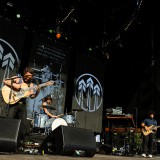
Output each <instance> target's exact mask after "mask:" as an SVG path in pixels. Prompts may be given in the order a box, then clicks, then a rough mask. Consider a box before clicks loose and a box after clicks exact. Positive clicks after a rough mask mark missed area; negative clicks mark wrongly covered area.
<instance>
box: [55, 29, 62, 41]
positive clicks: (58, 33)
mask: <svg viewBox="0 0 160 160" xmlns="http://www.w3.org/2000/svg"><path fill="white" fill-rule="evenodd" d="M61 36H62V32H61V29H60V27H59V26H58V27H57V28H56V38H57V39H60V38H61Z"/></svg>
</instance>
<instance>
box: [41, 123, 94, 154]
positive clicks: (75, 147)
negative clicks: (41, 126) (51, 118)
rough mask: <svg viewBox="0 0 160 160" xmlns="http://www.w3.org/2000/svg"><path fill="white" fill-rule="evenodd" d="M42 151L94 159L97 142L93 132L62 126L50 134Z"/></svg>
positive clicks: (44, 142) (42, 145)
mask: <svg viewBox="0 0 160 160" xmlns="http://www.w3.org/2000/svg"><path fill="white" fill-rule="evenodd" d="M40 149H41V150H42V151H44V153H50V154H59V155H67V156H74V155H75V156H76V155H79V156H83V157H93V156H94V155H95V153H96V140H95V136H94V133H93V132H92V131H91V130H88V129H82V128H76V127H72V126H62V125H61V126H59V127H57V128H56V129H55V130H53V131H52V132H51V133H50V135H49V136H48V137H47V138H46V139H45V140H44V141H43V143H42V144H41V146H40Z"/></svg>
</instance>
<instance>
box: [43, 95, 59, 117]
mask: <svg viewBox="0 0 160 160" xmlns="http://www.w3.org/2000/svg"><path fill="white" fill-rule="evenodd" d="M51 105H52V97H51V95H48V96H46V97H45V98H43V99H42V107H41V113H42V114H43V113H45V114H47V115H48V116H49V118H58V116H56V115H54V114H53V113H52V106H51ZM45 106H46V107H45ZM49 107H50V109H49Z"/></svg>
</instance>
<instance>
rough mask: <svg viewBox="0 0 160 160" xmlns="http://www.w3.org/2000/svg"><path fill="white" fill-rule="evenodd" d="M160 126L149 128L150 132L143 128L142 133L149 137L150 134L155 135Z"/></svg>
mask: <svg viewBox="0 0 160 160" xmlns="http://www.w3.org/2000/svg"><path fill="white" fill-rule="evenodd" d="M159 127H160V126H154V125H151V126H150V127H148V129H149V130H146V129H145V128H142V133H143V135H144V136H147V135H148V134H150V133H155V131H156V128H159Z"/></svg>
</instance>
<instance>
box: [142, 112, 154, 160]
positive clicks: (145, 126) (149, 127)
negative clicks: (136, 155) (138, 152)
mask: <svg viewBox="0 0 160 160" xmlns="http://www.w3.org/2000/svg"><path fill="white" fill-rule="evenodd" d="M154 116H155V113H154V111H150V112H149V114H148V118H146V119H144V120H143V121H142V123H141V127H142V134H143V146H142V149H143V154H142V157H146V156H147V155H148V157H149V158H152V154H153V141H154V137H155V134H154V132H156V130H157V121H156V120H155V119H154ZM149 146H150V149H149V150H148V147H149ZM148 152H149V153H148Z"/></svg>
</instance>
